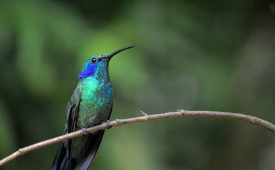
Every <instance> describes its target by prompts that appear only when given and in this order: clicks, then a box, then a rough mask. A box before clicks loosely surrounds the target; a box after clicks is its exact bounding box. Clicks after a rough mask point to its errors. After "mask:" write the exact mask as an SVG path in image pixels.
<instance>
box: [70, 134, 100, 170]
mask: <svg viewBox="0 0 275 170" xmlns="http://www.w3.org/2000/svg"><path fill="white" fill-rule="evenodd" d="M103 135H104V130H101V131H99V132H98V133H96V134H92V135H91V139H90V143H89V146H91V147H90V148H89V149H87V151H88V152H87V153H86V154H85V157H84V158H82V159H80V160H78V161H77V162H76V164H75V166H74V169H79V170H86V169H88V168H89V166H90V164H91V163H92V162H93V160H94V158H95V155H96V153H97V150H98V148H99V146H100V143H101V140H102V137H103Z"/></svg>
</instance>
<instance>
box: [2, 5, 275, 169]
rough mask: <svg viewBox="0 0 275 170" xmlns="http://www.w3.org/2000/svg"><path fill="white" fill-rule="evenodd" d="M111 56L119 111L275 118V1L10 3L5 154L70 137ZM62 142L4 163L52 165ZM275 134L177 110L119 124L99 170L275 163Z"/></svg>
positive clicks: (6, 8) (5, 39) (6, 14)
mask: <svg viewBox="0 0 275 170" xmlns="http://www.w3.org/2000/svg"><path fill="white" fill-rule="evenodd" d="M128 45H135V46H136V47H135V48H133V49H131V50H127V51H125V52H123V53H120V54H119V55H118V56H116V57H114V58H113V59H112V61H111V63H110V75H111V80H112V83H113V88H114V107H113V114H112V116H111V119H112V120H113V119H116V118H128V117H135V116H140V111H141V110H142V111H144V112H146V113H148V114H153V113H161V112H168V111H176V110H177V109H186V110H216V111H230V112H240V113H244V114H250V115H255V116H258V117H261V118H263V119H266V120H268V121H271V122H273V123H275V105H274V104H275V3H274V1H261V0H250V1H247V0H226V1H217V0H209V1H202V0H196V1H191V0H186V1H171V0H170V1H168V0H160V1H157V0H139V1H138V0H134V1H126V0H122V1H101V0H95V1H85V0H81V1H72V0H69V1H64V0H59V1H51V0H39V1H34V0H33V1H15V0H14V1H8V0H2V1H1V2H0V80H1V83H0V157H1V158H3V157H4V156H7V155H8V154H10V153H11V152H13V151H15V150H16V149H18V148H20V147H24V146H27V145H30V144H33V143H35V142H38V141H42V140H45V139H48V138H52V137H55V136H58V135H61V134H62V133H63V131H64V122H65V120H64V115H65V106H66V103H67V101H68V100H69V98H70V96H71V94H72V93H73V90H74V88H75V87H76V84H77V82H78V78H77V75H78V73H79V72H80V70H81V67H82V64H83V63H84V61H85V60H86V59H87V58H88V57H89V56H91V55H95V54H106V53H110V52H113V51H114V50H117V49H119V48H122V47H125V46H128ZM57 147H58V145H57V144H56V145H52V146H49V147H46V148H43V149H40V150H36V151H34V152H31V153H28V154H27V155H24V156H22V157H19V158H17V159H15V160H13V161H12V162H9V163H7V164H6V165H4V166H3V167H1V169H20V170H25V169H26V170H29V169H41V170H44V169H45V170H47V169H50V167H51V164H52V161H53V159H54V156H55V152H56V150H57ZM274 158H275V135H274V133H271V132H270V131H268V130H266V129H263V128H260V127H257V126H254V125H251V124H248V123H244V122H240V121H233V120H222V119H214V118H186V119H169V120H168V119H167V120H159V121H155V122H149V123H139V124H133V125H126V126H122V127H119V128H113V129H111V130H107V132H106V133H105V136H104V138H103V142H102V144H101V147H100V149H99V152H98V154H97V157H96V158H95V160H94V163H93V164H92V166H91V168H90V169H110V170H111V169H114V170H115V169H131V170H140V169H144V170H154V169H158V170H165V169H173V170H179V169H195V170H197V169H198V170H201V169H206V170H208V169H209V170H210V169H211V170H213V169H217V170H218V169H234V170H239V169H240V170H243V169H251V170H254V169H255V170H262V169H263V170H267V169H275V161H274Z"/></svg>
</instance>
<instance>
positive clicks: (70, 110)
mask: <svg viewBox="0 0 275 170" xmlns="http://www.w3.org/2000/svg"><path fill="white" fill-rule="evenodd" d="M81 95H82V91H81V87H80V86H78V87H77V88H76V89H75V90H74V93H73V95H72V97H71V99H70V101H69V103H68V106H67V112H66V116H65V118H66V131H67V133H71V132H74V131H75V128H76V123H77V119H78V113H79V108H80V102H81ZM72 142H73V140H72V139H69V140H68V147H67V152H68V156H69V161H70V164H71V151H72V150H71V147H72Z"/></svg>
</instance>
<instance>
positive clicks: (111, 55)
mask: <svg viewBox="0 0 275 170" xmlns="http://www.w3.org/2000/svg"><path fill="white" fill-rule="evenodd" d="M132 47H134V46H133V45H130V46H128V47H124V48H122V49H119V50H117V51H115V52H113V53H111V54H106V55H105V57H106V58H109V59H111V58H112V57H113V56H114V55H116V54H117V53H120V52H121V51H124V50H127V49H129V48H132ZM105 57H104V58H105Z"/></svg>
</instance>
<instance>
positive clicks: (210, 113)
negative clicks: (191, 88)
mask: <svg viewBox="0 0 275 170" xmlns="http://www.w3.org/2000/svg"><path fill="white" fill-rule="evenodd" d="M141 114H142V116H141V117H135V118H129V119H116V120H114V121H111V122H108V124H107V123H102V124H100V125H97V126H94V127H91V128H88V129H87V131H88V132H89V133H94V132H96V131H99V130H103V129H107V128H110V126H111V127H115V126H121V125H125V124H130V123H138V122H147V121H152V120H159V119H166V118H180V117H181V118H185V117H216V118H224V119H236V120H242V121H245V122H249V123H252V124H255V125H258V126H261V127H263V128H266V129H268V130H270V131H272V132H275V125H274V124H272V123H270V122H268V121H266V120H263V119H260V118H257V117H254V116H249V115H245V114H240V113H230V112H213V111H187V110H178V111H177V112H168V113H160V114H153V115H147V114H146V113H144V112H141ZM81 135H83V131H82V130H79V131H76V132H73V133H69V134H65V135H62V136H58V137H55V138H52V139H48V140H45V141H42V142H39V143H36V144H33V145H30V146H27V147H24V148H20V149H19V150H17V151H16V152H14V153H13V154H11V155H9V156H7V157H6V158H4V159H2V160H1V161H0V166H2V165H4V164H5V163H7V162H9V161H11V160H13V159H15V158H16V157H18V156H21V155H24V154H26V153H28V152H31V151H33V150H36V149H40V148H42V147H45V146H49V145H52V144H56V143H59V142H62V141H65V140H68V139H72V138H75V137H78V136H81Z"/></svg>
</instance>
